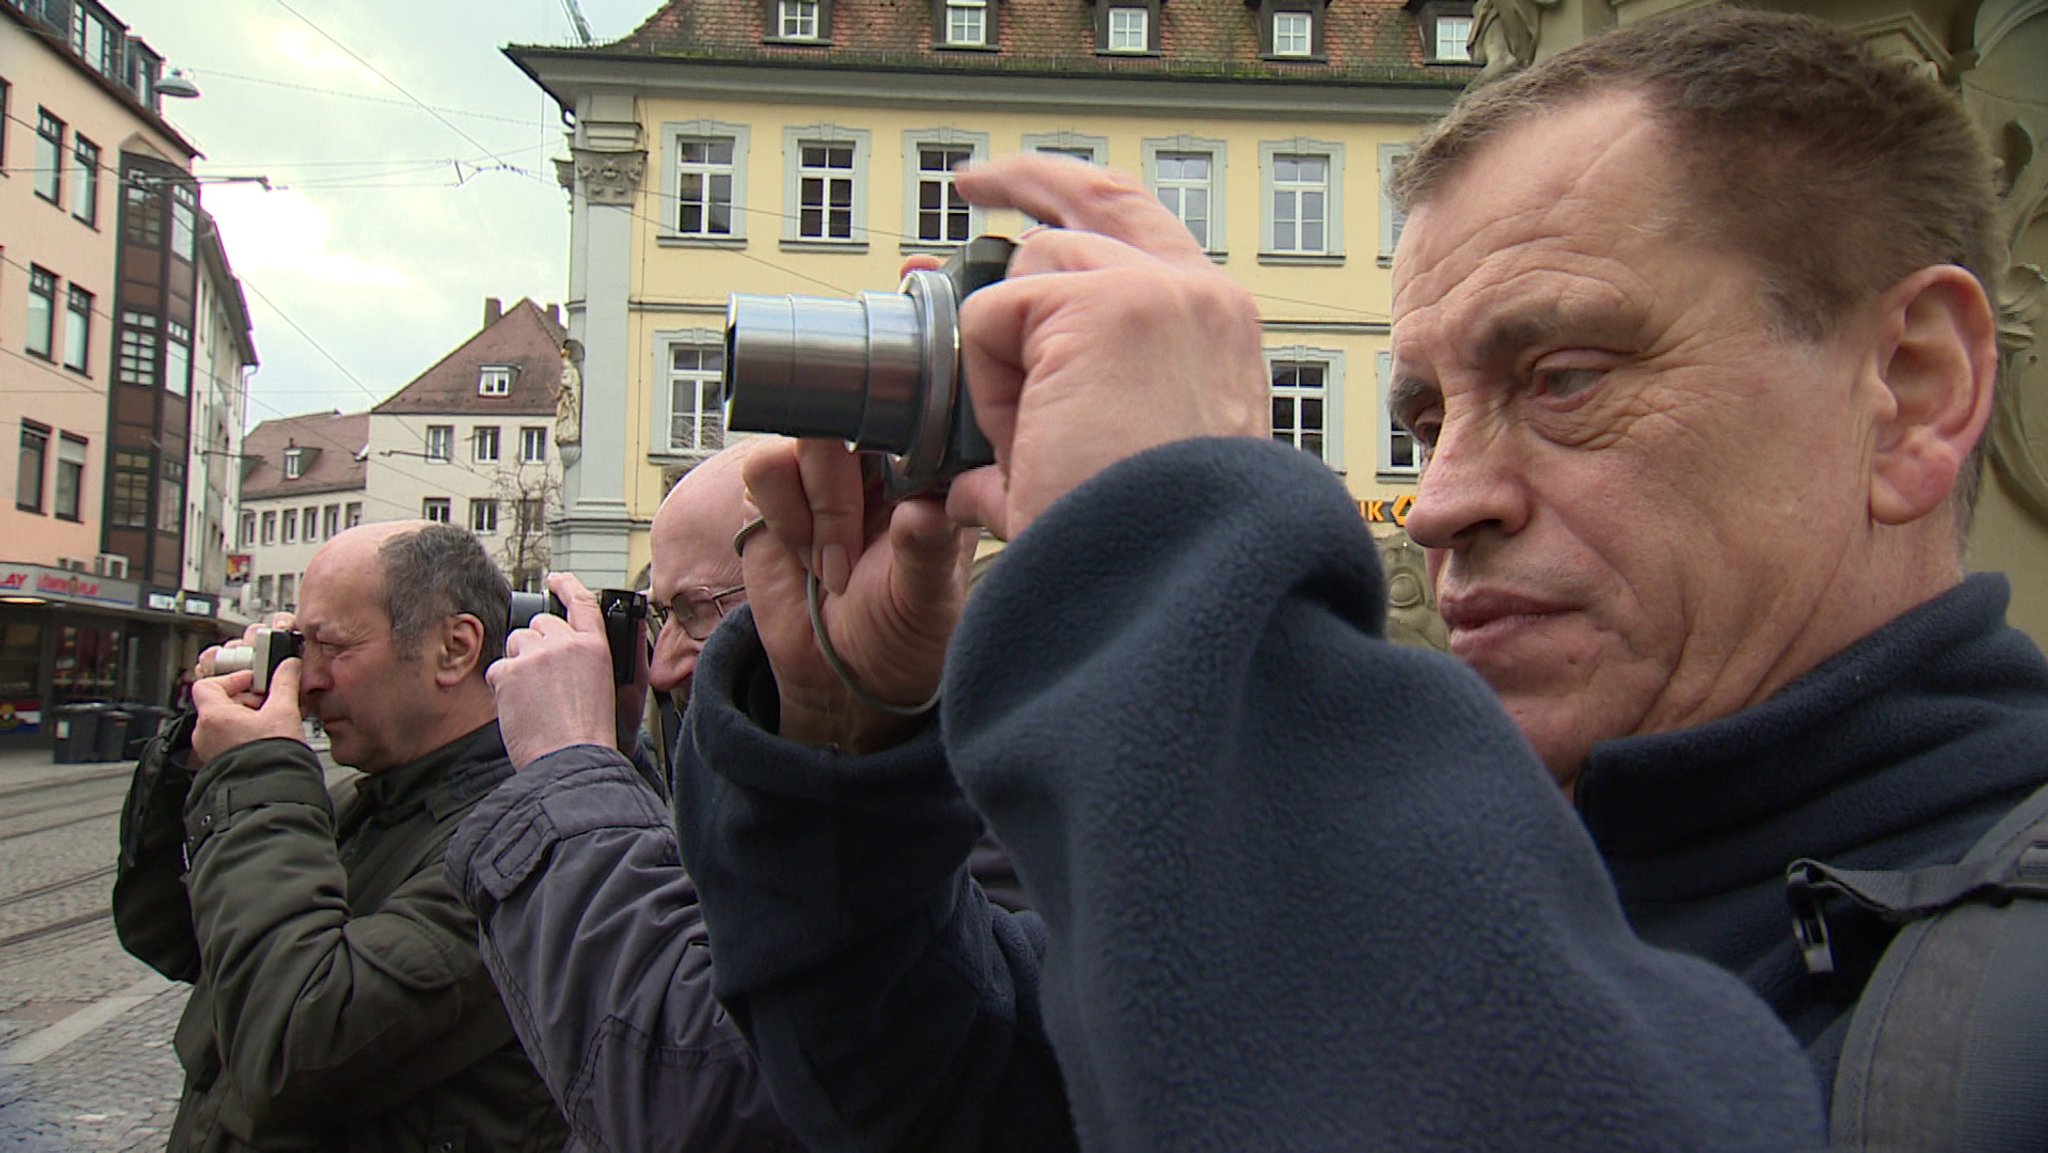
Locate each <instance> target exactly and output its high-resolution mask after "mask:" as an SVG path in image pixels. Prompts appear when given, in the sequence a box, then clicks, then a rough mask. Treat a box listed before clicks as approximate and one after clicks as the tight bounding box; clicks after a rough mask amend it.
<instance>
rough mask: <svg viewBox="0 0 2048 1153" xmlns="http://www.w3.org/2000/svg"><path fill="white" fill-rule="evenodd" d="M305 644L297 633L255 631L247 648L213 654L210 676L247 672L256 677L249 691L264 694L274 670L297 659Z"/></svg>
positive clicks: (287, 631) (290, 630) (224, 649)
mask: <svg viewBox="0 0 2048 1153" xmlns="http://www.w3.org/2000/svg"><path fill="white" fill-rule="evenodd" d="M305 643H306V636H305V634H304V633H301V632H300V631H299V630H297V629H257V630H256V636H255V638H254V639H252V640H251V641H250V642H249V644H248V645H246V646H240V645H238V646H236V647H234V648H223V649H222V650H220V651H219V652H217V653H215V654H214V655H213V672H214V675H215V676H223V675H225V674H227V673H238V672H241V671H242V670H243V669H249V670H251V671H253V672H254V673H255V674H256V683H255V684H253V685H251V686H250V688H251V690H252V691H254V692H259V693H268V692H269V691H270V678H271V677H272V676H273V675H275V674H276V672H277V666H279V665H281V664H283V663H284V662H285V661H286V660H287V659H289V658H291V657H295V656H298V655H299V651H300V650H301V649H303V648H304V647H305Z"/></svg>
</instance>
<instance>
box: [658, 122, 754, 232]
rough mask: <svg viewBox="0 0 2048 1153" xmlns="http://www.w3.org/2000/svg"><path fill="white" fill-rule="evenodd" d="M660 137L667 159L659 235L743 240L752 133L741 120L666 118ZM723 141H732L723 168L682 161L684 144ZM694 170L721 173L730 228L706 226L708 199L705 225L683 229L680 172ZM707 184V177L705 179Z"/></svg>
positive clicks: (709, 216) (708, 220)
mask: <svg viewBox="0 0 2048 1153" xmlns="http://www.w3.org/2000/svg"><path fill="white" fill-rule="evenodd" d="M661 135H662V139H663V140H664V141H665V142H666V144H665V147H666V149H667V151H666V152H665V153H664V155H665V156H666V157H667V158H668V163H667V164H666V165H664V167H663V172H662V178H661V179H662V190H661V191H662V214H661V239H663V240H670V241H680V242H683V243H687V244H704V245H724V244H733V243H736V242H744V241H745V240H746V238H747V210H746V209H747V157H748V155H749V152H750V146H751V144H752V134H751V132H750V131H749V130H748V128H747V126H746V125H744V124H727V123H725V122H723V121H719V120H681V121H669V122H666V123H664V124H662V126H661ZM721 140H722V141H724V142H726V143H728V144H731V145H732V163H731V164H729V165H726V166H723V167H722V168H721V167H720V166H719V165H715V164H699V163H695V162H692V163H690V164H687V165H686V164H684V163H683V145H684V144H686V143H687V144H694V143H707V142H712V141H721ZM686 171H687V172H696V173H700V174H702V175H705V176H707V177H710V176H716V175H719V174H721V173H722V174H723V175H724V176H725V177H726V179H727V181H728V182H729V183H728V187H729V188H730V190H731V194H732V202H731V204H730V205H729V206H728V208H729V210H730V211H729V213H728V215H729V216H730V221H729V223H730V224H731V229H730V230H729V231H726V232H713V231H711V230H710V228H709V227H708V226H709V224H710V220H711V214H710V211H709V205H708V201H707V206H706V211H705V214H704V223H705V225H706V227H704V228H700V229H698V230H696V231H694V232H685V231H684V230H683V227H682V219H683V173H684V172H686ZM706 183H707V186H708V183H709V181H708V180H707V182H706Z"/></svg>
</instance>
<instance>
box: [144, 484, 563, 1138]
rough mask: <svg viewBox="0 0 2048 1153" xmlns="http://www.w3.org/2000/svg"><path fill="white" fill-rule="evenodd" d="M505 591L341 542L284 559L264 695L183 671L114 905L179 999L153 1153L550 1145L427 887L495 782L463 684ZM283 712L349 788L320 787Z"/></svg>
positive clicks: (376, 532)
mask: <svg viewBox="0 0 2048 1153" xmlns="http://www.w3.org/2000/svg"><path fill="white" fill-rule="evenodd" d="M507 599H508V597H507V589H506V585H505V582H504V578H503V577H502V576H500V575H499V574H498V571H497V569H496V568H495V566H493V565H492V564H491V561H490V558H489V557H488V556H487V555H486V554H485V553H484V551H483V549H482V547H481V546H480V545H479V544H478V543H477V541H476V539H475V538H474V537H473V536H471V535H470V534H469V533H467V532H464V531H462V530H460V529H454V528H450V527H448V526H445V525H421V524H395V525H394V524H382V525H368V526H364V527H361V528H356V529H351V530H349V531H348V532H345V533H343V534H341V535H339V536H337V537H335V538H334V539H333V540H331V541H329V542H328V543H327V544H326V545H325V546H323V547H322V548H321V549H320V551H319V552H318V553H317V554H315V555H314V557H313V560H312V562H311V564H309V565H308V566H307V569H306V577H305V581H304V585H303V588H302V595H301V601H300V610H299V613H298V615H297V619H296V622H295V624H296V627H297V628H298V629H299V630H300V632H301V633H302V635H303V642H302V644H303V659H302V660H301V659H300V658H294V659H290V660H287V661H285V662H284V663H283V664H282V665H281V666H279V668H278V669H277V670H276V672H275V673H274V674H273V675H272V677H271V683H270V690H269V694H268V696H267V697H259V696H257V695H255V694H253V693H251V692H250V687H251V682H252V679H253V677H252V674H251V673H250V672H249V671H240V672H233V673H229V674H227V675H224V676H212V677H209V678H208V679H205V680H202V681H200V682H199V683H198V684H197V685H196V686H195V687H194V690H193V702H194V705H195V706H196V708H197V718H196V723H190V722H188V723H185V724H182V725H180V726H178V727H177V729H175V730H174V731H173V732H172V733H171V734H169V735H168V736H167V737H165V738H159V741H158V742H157V743H156V744H154V745H153V746H152V747H151V749H150V750H149V752H148V754H147V755H146V756H145V759H144V764H142V765H141V766H138V770H137V778H136V786H135V789H134V790H133V792H132V793H131V795H130V798H129V804H128V811H127V813H126V815H125V816H124V820H123V829H122V856H121V867H120V870H119V873H118V877H117V881H116V885H115V890H114V915H115V924H116V927H117V928H118V929H119V931H120V934H121V939H122V942H123V944H124V945H126V946H127V948H128V949H129V951H130V952H132V953H134V954H135V955H136V956H137V957H139V958H141V959H142V960H143V961H145V962H147V963H148V964H150V965H151V966H153V967H155V968H157V969H158V970H159V971H161V972H164V973H165V974H167V975H169V976H172V977H174V978H177V979H180V980H187V981H190V982H192V985H193V990H192V997H191V1001H190V1003H189V1004H188V1005H187V1007H186V1010H185V1015H184V1018H183V1020H181V1021H180V1022H179V1025H178V1032H177V1051H178V1057H179V1060H180V1061H181V1062H182V1063H183V1065H184V1067H185V1077H186V1080H185V1092H184V1097H183V1100H182V1101H181V1102H180V1104H179V1109H178V1118H177V1121H176V1124H175V1126H174V1127H173V1129H172V1134H171V1141H170V1148H171V1149H173V1150H180V1151H182V1150H230V1149H245V1148H246V1149H274V1148H291V1149H301V1148H314V1149H348V1150H387V1149H390V1150H396V1149H426V1150H450V1151H452V1150H462V1149H467V1150H479V1149H494V1150H495V1149H513V1150H553V1149H559V1148H561V1146H562V1144H563V1142H564V1140H565V1139H566V1128H565V1126H564V1124H563V1122H562V1120H561V1117H560V1114H559V1113H558V1112H557V1110H556V1109H555V1106H554V1104H553V1102H552V1101H551V1100H550V1099H549V1097H548V1094H547V1090H546V1087H545V1086H544V1085H543V1084H542V1083H541V1081H540V1078H539V1077H538V1075H537V1074H536V1073H535V1072H534V1070H533V1066H532V1065H531V1064H530V1063H529V1062H528V1060H527V1058H526V1055H525V1053H524V1052H523V1051H522V1050H521V1049H520V1047H519V1043H518V1041H517V1040H516V1039H515V1038H514V1036H513V1033H512V1027H511V1025H510V1023H509V1021H508V1020H507V1017H506V1014H505V1009H504V1006H503V1005H502V1004H501V1003H500V1001H499V998H498V993H497V991H496V989H495V988H494V987H493V986H492V984H491V981H490V977H489V975H488V974H487V973H486V972H485V971H484V968H483V965H482V962H481V960H480V958H479V957H478V954H477V944H476V942H477V927H476V920H475V918H474V917H473V916H472V915H471V914H470V913H469V911H468V910H467V909H466V908H465V907H464V906H463V903H462V901H461V900H460V899H459V898H458V897H457V896H456V894H455V892H454V891H453V890H452V889H450V888H449V886H448V883H447V881H446V879H445V878H444V876H443V873H442V853H443V849H444V846H445V845H446V843H447V840H448V838H449V836H450V835H452V834H453V832H454V830H455V827H456V825H457V824H458V823H460V821H461V819H462V816H463V814H464V813H466V812H467V811H468V810H469V808H470V806H471V805H473V804H474V803H475V802H476V801H478V800H479V799H481V798H482V797H483V796H484V795H485V794H487V793H489V792H490V791H491V789H492V788H493V787H494V786H495V785H496V784H497V783H498V782H499V781H502V780H503V779H505V778H506V777H508V776H510V775H511V772H512V770H511V766H510V764H509V763H508V762H507V760H506V757H505V749H504V745H503V743H502V741H501V739H500V738H499V735H498V726H497V721H496V709H495V704H494V702H493V700H492V697H491V691H490V688H489V686H488V685H487V684H486V683H485V681H484V669H485V668H486V667H488V666H489V664H490V662H491V661H492V660H494V659H496V657H497V656H498V655H500V652H501V651H502V648H503V645H504V636H505V624H506V612H507ZM213 657H214V654H213V653H212V652H209V653H208V654H207V656H206V657H204V658H202V660H201V666H202V667H201V670H200V671H201V672H202V673H211V672H212V671H213V668H212V663H213ZM302 709H303V713H302V711H301V710H302ZM303 716H317V717H318V718H319V719H320V721H321V723H322V725H323V726H324V727H325V729H326V731H327V734H328V737H329V739H330V742H331V748H332V753H333V757H334V759H335V760H336V761H337V762H338V763H340V764H343V765H347V766H349V767H352V768H355V769H357V770H359V771H360V772H361V773H363V774H364V775H363V776H362V777H360V778H357V779H356V780H355V781H353V782H345V783H343V784H342V785H339V786H337V787H336V788H335V790H334V792H333V794H332V795H331V796H330V793H329V791H328V788H327V786H326V784H325V783H324V780H323V772H322V768H321V765H320V762H319V760H318V758H316V757H315V756H314V754H313V751H312V750H311V749H309V748H308V747H307V746H306V745H305V744H304V743H303V741H301V740H300V735H301V724H302V717H303ZM187 734H189V741H190V746H189V752H183V751H181V738H183V737H185V736H186V735H187Z"/></svg>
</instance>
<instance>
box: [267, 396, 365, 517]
mask: <svg viewBox="0 0 2048 1153" xmlns="http://www.w3.org/2000/svg"><path fill="white" fill-rule="evenodd" d="M369 440H370V414H369V413H366V412H351V413H347V414H343V413H339V412H314V413H308V414H306V415H305V416H286V417H280V418H278V419H276V420H266V421H264V422H263V423H262V424H259V425H257V426H256V427H255V428H252V429H250V430H249V435H247V436H245V437H243V438H242V468H243V472H242V499H243V500H263V499H265V498H267V497H276V496H298V495H301V494H304V493H316V492H339V491H342V490H345V489H361V488H362V487H363V461H362V459H361V457H362V454H363V450H364V449H365V448H366V447H368V445H369ZM292 447H297V448H299V449H302V450H304V451H305V453H306V455H305V457H304V468H305V472H304V473H303V474H302V475H300V476H298V477H296V478H294V479H292V480H286V479H285V476H284V454H285V450H286V449H287V448H292Z"/></svg>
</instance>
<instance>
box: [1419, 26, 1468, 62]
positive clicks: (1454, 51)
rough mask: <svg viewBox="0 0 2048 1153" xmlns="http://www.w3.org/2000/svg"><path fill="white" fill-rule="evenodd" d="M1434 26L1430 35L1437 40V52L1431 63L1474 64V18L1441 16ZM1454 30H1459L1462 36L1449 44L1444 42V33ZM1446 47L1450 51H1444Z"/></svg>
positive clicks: (1432, 56) (1433, 55)
mask: <svg viewBox="0 0 2048 1153" xmlns="http://www.w3.org/2000/svg"><path fill="white" fill-rule="evenodd" d="M1433 25H1434V26H1433V27H1432V28H1431V29H1430V35H1431V36H1432V37H1433V38H1434V39H1435V41H1436V44H1435V52H1434V54H1432V55H1431V56H1430V63H1432V64H1470V63H1472V25H1473V18H1472V17H1470V16H1462V15H1456V16H1439V17H1437V18H1436V20H1435V21H1434V22H1433ZM1453 28H1455V29H1457V30H1458V31H1459V33H1460V35H1458V36H1457V37H1455V38H1454V39H1452V40H1451V41H1449V42H1448V43H1447V42H1446V41H1445V40H1444V33H1445V32H1447V31H1449V30H1451V29H1453ZM1446 47H1449V48H1450V51H1448V52H1446V51H1444V49H1445V48H1446Z"/></svg>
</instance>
